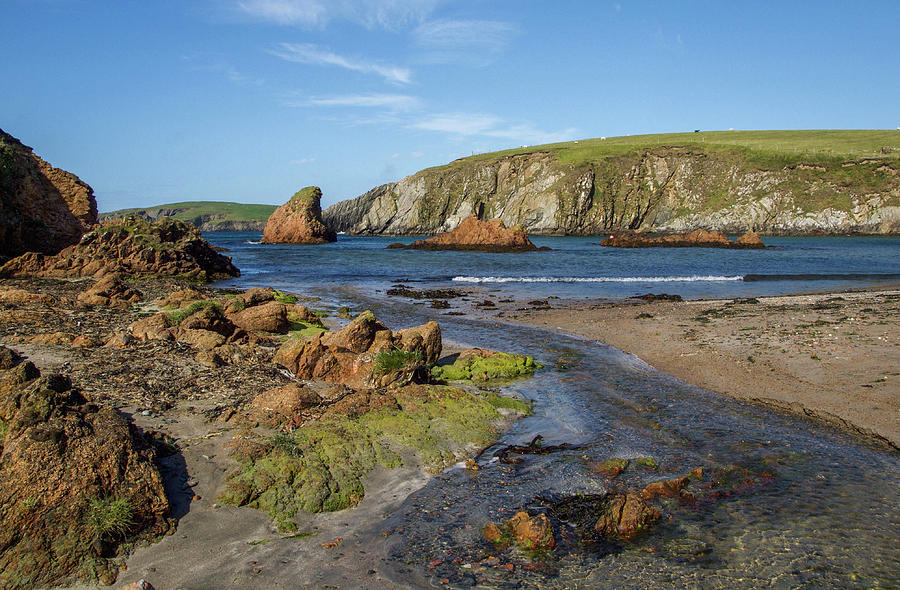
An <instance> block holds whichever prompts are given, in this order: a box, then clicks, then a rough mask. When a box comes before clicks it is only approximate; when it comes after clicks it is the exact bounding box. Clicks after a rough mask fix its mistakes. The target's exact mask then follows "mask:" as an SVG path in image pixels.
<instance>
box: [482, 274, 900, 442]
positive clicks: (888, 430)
mask: <svg viewBox="0 0 900 590" xmlns="http://www.w3.org/2000/svg"><path fill="white" fill-rule="evenodd" d="M550 303H551V305H552V306H553V307H551V308H549V309H548V308H541V306H537V308H534V309H516V310H511V311H502V312H501V314H500V315H501V316H502V317H503V318H504V319H506V320H509V321H513V322H518V323H523V324H529V325H533V326H541V327H546V328H551V329H554V330H560V331H563V332H567V333H570V334H574V335H577V336H581V337H584V338H589V339H592V340H597V341H600V342H603V343H606V344H609V345H611V346H614V347H616V348H618V349H620V350H623V351H625V352H628V353H631V354H634V355H636V356H637V357H639V358H641V359H642V360H644V361H645V362H647V363H648V364H650V365H652V366H653V367H655V368H656V369H658V370H660V371H663V372H665V373H668V374H670V375H673V376H675V377H677V378H679V379H681V380H683V381H686V382H688V383H691V384H694V385H698V386H700V387H704V388H706V389H710V390H712V391H715V392H719V393H722V394H725V395H729V396H732V397H735V398H738V399H742V400H749V401H753V402H759V403H764V404H767V405H771V406H775V407H778V408H781V409H785V410H789V411H793V412H797V413H800V414H805V415H807V416H811V417H814V418H817V419H821V420H824V421H827V422H829V423H832V424H834V425H836V426H838V427H841V428H844V429H848V430H852V431H856V432H858V433H859V434H861V435H863V436H866V437H868V438H870V439H873V440H877V441H880V442H881V443H884V444H886V445H888V446H890V447H893V448H895V449H896V448H898V445H900V328H898V327H900V290H896V289H894V290H880V291H860V292H845V293H825V294H815V295H794V296H782V297H761V298H759V299H738V300H730V299H729V300H703V301H644V300H641V299H626V300H616V301H599V302H598V301H593V302H591V301H588V302H584V301H582V302H572V303H569V302H566V303H558V302H556V301H551V302H550Z"/></svg>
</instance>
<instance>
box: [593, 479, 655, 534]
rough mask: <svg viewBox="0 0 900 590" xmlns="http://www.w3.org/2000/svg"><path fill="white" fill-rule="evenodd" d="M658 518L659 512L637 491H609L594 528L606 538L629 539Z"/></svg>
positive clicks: (644, 529)
mask: <svg viewBox="0 0 900 590" xmlns="http://www.w3.org/2000/svg"><path fill="white" fill-rule="evenodd" d="M659 518H660V512H659V510H657V509H656V508H654V507H653V506H651V505H650V504H648V503H647V502H646V501H644V499H643V498H641V496H640V495H638V494H637V492H634V491H632V490H629V491H628V492H627V493H624V494H623V493H611V494H609V495H608V496H607V497H606V507H605V510H604V511H603V513H602V514H601V515H600V517H599V518H598V519H597V522H596V524H594V530H595V531H596V532H598V533H600V534H602V535H604V536H606V537H608V538H613V539H621V540H623V541H631V540H632V539H634V538H635V537H636V536H637V535H638V534H640V533H642V532H644V531H646V530H647V529H648V528H649V527H650V526H652V525H653V524H655V523H656V521H658V520H659Z"/></svg>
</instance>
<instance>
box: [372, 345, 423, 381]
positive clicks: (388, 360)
mask: <svg viewBox="0 0 900 590" xmlns="http://www.w3.org/2000/svg"><path fill="white" fill-rule="evenodd" d="M421 362H422V351H420V350H414V351H406V350H401V349H399V348H397V347H396V346H395V347H394V348H392V349H390V350H382V351H381V352H379V353H378V355H377V356H376V357H375V371H374V373H375V375H376V376H380V375H387V374H388V373H390V372H392V371H399V370H401V369H404V368H406V367H409V366H411V365H416V364H419V363H421Z"/></svg>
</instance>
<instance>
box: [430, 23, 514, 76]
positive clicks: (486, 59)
mask: <svg viewBox="0 0 900 590" xmlns="http://www.w3.org/2000/svg"><path fill="white" fill-rule="evenodd" d="M518 31H519V29H518V27H517V26H516V25H515V24H513V23H508V22H502V21H487V20H434V21H429V22H424V23H422V24H421V25H419V26H418V27H416V29H415V30H414V31H413V40H414V41H415V43H416V44H417V45H418V46H419V47H421V48H422V49H423V50H424V51H425V53H424V54H423V55H422V57H421V59H422V61H425V62H430V63H461V62H463V63H471V64H475V65H486V64H488V63H490V62H491V61H493V59H494V58H495V57H496V56H497V55H499V54H500V53H501V52H502V51H503V50H504V49H506V47H507V46H508V45H509V44H510V42H511V41H512V39H513V37H515V35H516V34H517V33H518Z"/></svg>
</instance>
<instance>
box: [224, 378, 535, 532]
mask: <svg viewBox="0 0 900 590" xmlns="http://www.w3.org/2000/svg"><path fill="white" fill-rule="evenodd" d="M505 400H506V398H502V400H501V399H500V398H499V396H496V395H493V396H489V397H481V396H478V395H474V394H471V393H468V392H466V391H464V390H462V389H459V388H457V387H450V386H446V385H409V386H405V387H401V388H397V389H391V390H381V391H373V390H370V391H360V392H353V393H351V394H349V395H347V396H345V397H343V398H342V399H341V400H340V401H339V402H336V403H332V404H329V405H327V406H323V413H322V416H321V417H320V418H319V419H317V420H311V421H309V422H307V423H304V424H303V425H302V426H300V427H299V428H297V429H296V430H294V431H293V432H291V433H290V434H277V435H275V436H274V437H270V438H268V439H263V438H256V439H252V438H251V439H242V440H240V441H239V442H238V444H237V445H236V446H235V448H234V450H233V452H232V455H233V456H234V457H235V458H236V459H237V460H238V462H239V463H240V468H239V469H238V470H237V471H235V472H234V473H232V474H231V475H230V476H229V478H228V481H227V487H226V491H225V492H224V493H223V494H222V495H221V497H220V500H221V501H222V502H224V503H228V504H235V505H238V506H245V505H246V506H253V507H255V508H258V509H260V510H264V511H266V512H267V513H269V515H270V516H272V517H273V518H274V519H275V520H276V521H278V522H279V523H285V522H287V521H288V520H289V519H291V518H293V517H294V516H295V515H296V514H297V513H298V512H299V511H301V510H302V511H306V512H326V511H334V510H341V509H343V508H348V507H350V506H355V505H356V504H357V503H359V501H360V500H361V499H362V497H363V495H364V493H365V490H364V489H363V484H362V480H363V478H364V477H365V476H366V474H368V473H369V472H370V471H371V470H372V469H374V468H375V467H376V466H378V465H381V466H383V467H398V466H400V465H401V458H400V455H399V454H398V451H401V450H408V451H412V452H414V453H416V454H417V455H418V456H419V457H420V458H421V460H422V462H423V463H424V465H425V466H426V468H428V469H429V470H431V471H440V470H441V469H443V468H444V467H446V466H448V465H452V464H453V463H455V462H457V461H459V460H460V459H461V458H463V457H464V456H465V454H466V450H467V449H472V448H482V447H484V446H486V445H488V444H490V443H492V442H494V441H496V440H497V438H498V436H499V434H500V430H499V429H500V427H501V425H502V423H503V419H504V415H509V412H510V409H511V408H510V407H509V406H510V404H509V403H506V402H505ZM518 403H519V405H518V406H516V408H512V409H513V411H514V412H518V413H520V414H525V413H527V406H526V405H525V404H524V403H523V402H518ZM501 410H503V411H501Z"/></svg>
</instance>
